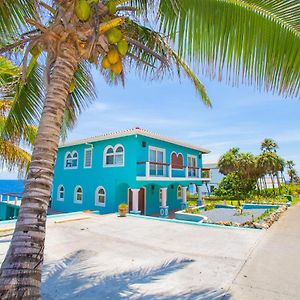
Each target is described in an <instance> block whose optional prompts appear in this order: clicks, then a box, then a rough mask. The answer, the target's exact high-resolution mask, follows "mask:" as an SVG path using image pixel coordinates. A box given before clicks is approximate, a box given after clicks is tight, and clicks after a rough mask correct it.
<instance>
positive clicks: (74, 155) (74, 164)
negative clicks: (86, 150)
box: [72, 151, 78, 168]
mask: <svg viewBox="0 0 300 300" xmlns="http://www.w3.org/2000/svg"><path fill="white" fill-rule="evenodd" d="M77 166H78V153H77V152H76V151H73V152H72V167H73V168H77Z"/></svg>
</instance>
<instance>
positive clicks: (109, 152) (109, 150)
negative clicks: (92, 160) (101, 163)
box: [105, 147, 114, 165]
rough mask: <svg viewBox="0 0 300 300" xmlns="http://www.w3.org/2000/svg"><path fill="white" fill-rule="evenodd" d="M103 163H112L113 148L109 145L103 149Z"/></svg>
mask: <svg viewBox="0 0 300 300" xmlns="http://www.w3.org/2000/svg"><path fill="white" fill-rule="evenodd" d="M105 164H106V165H113V164H114V149H113V147H109V148H107V149H106V151H105Z"/></svg>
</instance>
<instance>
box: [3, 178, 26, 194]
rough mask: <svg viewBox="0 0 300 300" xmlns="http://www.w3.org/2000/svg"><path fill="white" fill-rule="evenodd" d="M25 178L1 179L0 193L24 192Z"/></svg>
mask: <svg viewBox="0 0 300 300" xmlns="http://www.w3.org/2000/svg"><path fill="white" fill-rule="evenodd" d="M23 191H24V180H0V194H2V193H23Z"/></svg>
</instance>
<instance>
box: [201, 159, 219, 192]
mask: <svg viewBox="0 0 300 300" xmlns="http://www.w3.org/2000/svg"><path fill="white" fill-rule="evenodd" d="M202 170H203V173H204V172H208V173H209V174H207V175H206V177H209V178H210V180H209V181H206V182H205V184H204V185H203V186H202V193H203V195H212V194H213V193H214V189H215V188H216V187H217V186H218V185H219V183H220V181H221V180H222V178H223V177H224V175H223V174H221V173H220V171H219V168H218V164H217V163H210V164H203V166H202Z"/></svg>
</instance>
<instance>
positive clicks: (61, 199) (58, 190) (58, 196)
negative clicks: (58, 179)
mask: <svg viewBox="0 0 300 300" xmlns="http://www.w3.org/2000/svg"><path fill="white" fill-rule="evenodd" d="M61 188H63V189H64V197H63V198H60V189H61ZM64 200H65V187H64V186H63V185H62V184H60V185H59V186H58V188H57V201H64Z"/></svg>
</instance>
